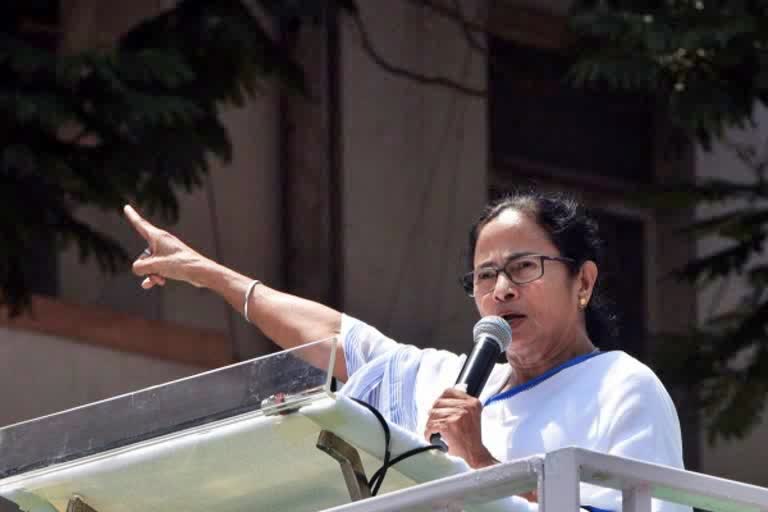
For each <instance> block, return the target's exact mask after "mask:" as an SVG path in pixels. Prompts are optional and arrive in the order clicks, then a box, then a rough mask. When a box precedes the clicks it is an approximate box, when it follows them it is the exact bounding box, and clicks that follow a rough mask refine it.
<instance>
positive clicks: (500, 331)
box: [429, 316, 512, 449]
mask: <svg viewBox="0 0 768 512" xmlns="http://www.w3.org/2000/svg"><path fill="white" fill-rule="evenodd" d="M472 338H473V339H474V341H475V346H474V347H472V352H471V353H470V354H469V357H467V360H466V361H464V366H463V367H462V368H461V372H459V378H458V379H456V386H457V387H458V386H462V387H463V386H466V388H467V394H468V395H470V396H474V397H477V396H479V395H480V392H481V391H482V390H483V386H485V383H486V382H488V377H490V375H491V371H493V366H494V365H495V364H496V361H497V360H498V358H499V356H500V355H501V354H503V353H504V352H506V350H507V347H508V346H509V343H510V342H511V341H512V329H510V327H509V324H508V323H507V322H506V320H504V319H503V318H501V317H500V316H486V317H483V318H481V319H480V321H479V322H477V323H476V324H475V328H474V329H472ZM429 442H430V443H432V444H438V445H442V446H445V443H444V442H443V440H442V439H440V434H439V433H434V434H432V435H431V436H429ZM445 448H446V449H447V447H445Z"/></svg>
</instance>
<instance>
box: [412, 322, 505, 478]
mask: <svg viewBox="0 0 768 512" xmlns="http://www.w3.org/2000/svg"><path fill="white" fill-rule="evenodd" d="M473 339H474V346H473V348H472V352H471V353H470V354H469V356H468V357H467V360H466V361H465V362H464V366H463V367H462V368H461V372H460V373H459V377H458V378H457V379H456V385H455V386H454V387H452V388H449V389H446V390H445V391H444V392H443V394H442V395H441V396H440V398H438V399H437V401H435V404H434V405H433V406H432V410H431V411H430V416H429V419H428V420H427V427H426V432H425V434H426V436H428V437H429V440H430V442H431V443H432V444H439V443H442V442H443V439H444V440H445V441H447V443H448V445H449V447H450V453H451V454H452V455H457V456H460V457H462V458H463V459H464V460H466V461H467V463H469V465H470V466H472V467H482V466H484V465H489V464H491V463H493V462H494V459H493V457H491V455H490V453H489V452H488V450H487V449H486V448H485V446H483V444H482V440H481V435H480V432H481V429H480V413H481V411H482V404H481V403H480V401H479V400H478V399H477V397H478V396H479V395H480V392H481V391H482V389H483V387H484V386H485V383H486V382H487V381H488V377H489V376H490V374H491V371H492V370H493V367H494V365H495V364H496V361H497V360H498V358H499V356H500V355H501V354H503V353H504V352H505V351H506V350H507V347H508V346H509V343H510V341H511V340H512V330H511V329H510V327H509V325H508V324H507V322H506V321H505V320H504V319H503V318H501V317H498V316H487V317H484V318H482V319H481V320H480V321H479V322H477V324H475V328H474V329H473Z"/></svg>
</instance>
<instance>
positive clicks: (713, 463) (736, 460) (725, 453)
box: [696, 108, 768, 486]
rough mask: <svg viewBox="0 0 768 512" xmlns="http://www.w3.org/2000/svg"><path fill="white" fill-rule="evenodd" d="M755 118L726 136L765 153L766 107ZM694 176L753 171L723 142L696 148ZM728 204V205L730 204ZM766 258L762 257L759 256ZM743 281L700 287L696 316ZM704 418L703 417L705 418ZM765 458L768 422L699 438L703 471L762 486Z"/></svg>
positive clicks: (712, 210)
mask: <svg viewBox="0 0 768 512" xmlns="http://www.w3.org/2000/svg"><path fill="white" fill-rule="evenodd" d="M755 119H756V121H757V127H756V128H754V129H747V130H732V131H730V132H729V133H728V138H729V139H730V140H732V141H733V142H737V143H741V144H752V145H755V146H756V148H757V149H758V150H759V151H762V152H763V153H762V154H763V155H764V156H768V154H766V153H765V150H766V149H768V146H766V141H768V110H766V109H764V108H760V109H757V112H756V116H755ZM696 168H697V175H698V176H699V177H719V178H725V179H729V180H737V181H741V180H743V181H745V182H751V181H753V180H754V177H755V176H754V174H753V172H752V171H750V170H749V169H748V168H747V167H745V166H744V164H743V163H741V162H740V161H739V160H738V158H736V156H735V155H734V154H733V151H732V150H730V149H728V148H727V147H725V146H724V145H722V144H719V145H716V146H715V147H714V148H713V150H712V152H711V153H706V152H704V151H699V152H698V154H697V162H696ZM733 206H734V205H733V204H729V205H727V208H731V207H733ZM724 210H725V208H724V207H719V208H718V207H706V208H704V207H702V208H700V209H699V211H698V212H697V213H698V215H699V216H700V217H705V216H709V215H712V214H716V213H718V212H722V211H724ZM723 245H724V243H723V242H722V241H720V240H706V241H702V242H700V243H699V244H698V253H699V254H700V255H705V254H709V253H711V252H713V251H715V250H717V249H718V248H721V247H723ZM759 259H760V260H766V257H765V256H762V257H760V258H759ZM745 289H746V288H745V286H744V280H743V278H742V277H740V276H735V277H730V278H729V279H728V280H727V281H723V282H720V283H717V284H716V285H715V286H711V287H710V288H708V289H706V290H703V291H702V292H701V293H700V300H699V319H700V321H704V320H705V319H706V318H707V317H708V316H710V315H711V314H713V313H718V312H723V311H724V310H726V309H728V308H730V307H732V306H733V305H734V304H736V303H737V302H738V301H739V300H740V299H741V297H742V294H743V293H744V292H745ZM705 420H706V419H705ZM766 459H768V424H765V423H764V424H763V425H761V426H758V427H757V428H756V429H755V430H754V431H753V432H752V434H751V435H749V436H748V437H747V438H745V439H743V440H740V441H729V442H723V441H720V442H719V443H718V444H717V445H716V446H714V447H712V446H709V445H708V444H707V442H706V440H704V439H702V452H701V462H702V471H703V472H705V473H711V474H714V475H718V476H723V477H726V478H732V479H736V480H742V481H746V482H750V483H754V484H758V485H762V486H768V474H766V472H765V471H764V461H765V460H766Z"/></svg>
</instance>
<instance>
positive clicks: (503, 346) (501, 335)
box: [472, 316, 512, 352]
mask: <svg viewBox="0 0 768 512" xmlns="http://www.w3.org/2000/svg"><path fill="white" fill-rule="evenodd" d="M483 336H488V337H489V338H492V339H493V340H494V341H495V342H496V343H498V344H499V349H500V350H501V351H502V352H506V350H507V347H508V346H509V343H510V342H511V341H512V329H511V328H510V327H509V324H508V323H507V321H506V320H504V319H503V318H501V317H500V316H485V317H483V318H481V319H480V321H479V322H477V323H476V324H475V328H474V329H472V339H473V340H474V341H475V343H477V342H478V341H479V340H480V338H482V337H483Z"/></svg>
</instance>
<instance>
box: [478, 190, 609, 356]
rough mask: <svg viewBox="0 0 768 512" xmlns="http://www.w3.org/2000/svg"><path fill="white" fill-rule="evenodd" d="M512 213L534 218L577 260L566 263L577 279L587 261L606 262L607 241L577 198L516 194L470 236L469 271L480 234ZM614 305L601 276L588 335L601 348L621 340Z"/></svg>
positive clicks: (488, 212)
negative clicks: (605, 243)
mask: <svg viewBox="0 0 768 512" xmlns="http://www.w3.org/2000/svg"><path fill="white" fill-rule="evenodd" d="M508 209H512V210H517V211H520V212H523V213H526V214H528V215H530V217H531V218H532V219H533V220H534V221H535V222H536V223H537V224H538V225H539V226H541V228H542V229H544V231H545V232H546V233H547V234H548V235H549V238H550V240H551V241H552V243H553V244H554V245H555V247H557V250H558V251H559V252H560V255H561V256H566V257H568V258H571V259H573V262H572V263H566V265H567V267H568V269H569V271H570V273H571V275H576V273H577V272H578V271H579V269H580V268H581V266H582V265H583V264H584V262H586V261H593V262H595V264H596V265H597V266H598V268H599V267H600V265H601V264H602V261H603V251H602V249H603V241H602V240H601V239H600V235H599V233H598V227H597V222H596V221H595V220H594V219H593V218H592V217H591V216H590V215H589V214H588V213H587V211H586V209H585V208H584V206H583V205H582V204H581V203H580V202H579V201H577V200H576V198H574V197H573V196H570V195H568V194H565V193H562V192H555V193H550V192H540V191H536V190H526V191H515V192H512V193H510V194H508V195H506V196H504V197H502V198H501V199H499V200H496V201H494V202H492V203H490V204H489V205H488V206H486V207H485V209H484V210H483V212H482V214H481V215H480V218H479V219H478V220H477V222H475V224H474V225H473V226H472V229H471V230H470V232H469V253H468V254H467V256H468V257H467V260H468V264H469V270H470V271H471V270H473V267H474V255H475V246H476V245H477V238H478V236H479V235H480V231H481V230H482V229H483V227H485V225H486V224H488V223H489V222H490V221H492V220H493V219H495V218H496V217H498V216H499V214H500V213H501V212H503V211H505V210H508ZM611 306H612V305H611V302H610V301H609V300H608V299H607V298H606V297H605V295H604V292H603V290H602V286H601V279H600V277H599V274H598V279H597V282H595V286H594V289H593V291H592V296H591V297H590V301H589V304H588V305H587V309H586V311H585V315H586V327H587V334H588V335H589V337H590V338H591V339H592V340H593V341H594V342H595V343H597V344H603V343H604V344H606V345H609V344H612V342H614V341H615V340H616V338H617V337H618V318H617V315H616V314H615V313H614V312H613V309H612V307H611Z"/></svg>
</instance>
